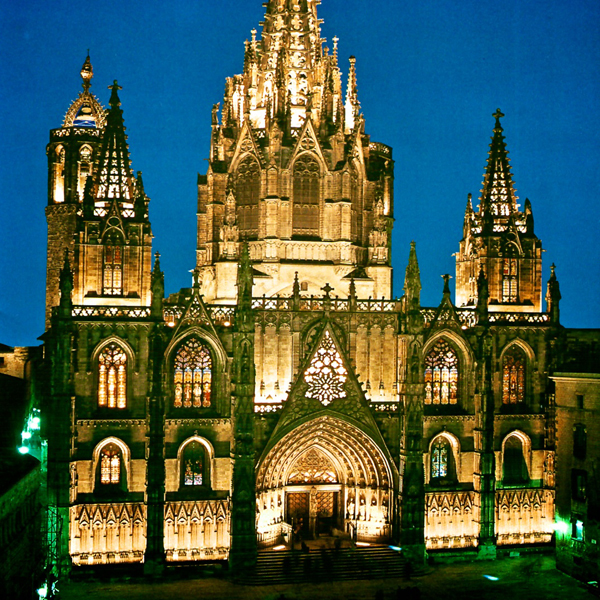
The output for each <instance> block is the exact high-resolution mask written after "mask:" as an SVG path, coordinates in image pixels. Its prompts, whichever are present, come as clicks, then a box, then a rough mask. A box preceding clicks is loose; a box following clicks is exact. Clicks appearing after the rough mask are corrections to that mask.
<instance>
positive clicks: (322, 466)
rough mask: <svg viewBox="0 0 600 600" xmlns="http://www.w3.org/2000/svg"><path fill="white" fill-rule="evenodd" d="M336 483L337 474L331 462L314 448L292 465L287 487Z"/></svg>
mask: <svg viewBox="0 0 600 600" xmlns="http://www.w3.org/2000/svg"><path fill="white" fill-rule="evenodd" d="M337 482H338V477H337V473H336V472H335V469H334V467H333V465H332V464H331V461H329V460H328V459H327V457H326V456H325V455H324V454H323V453H322V452H319V451H318V450H316V449H315V448H311V449H310V450H309V451H308V452H305V453H304V454H303V455H302V456H301V457H300V458H299V459H298V460H297V461H296V462H295V463H294V466H293V467H292V469H291V471H290V474H289V476H288V480H287V483H288V485H294V484H309V483H337Z"/></svg>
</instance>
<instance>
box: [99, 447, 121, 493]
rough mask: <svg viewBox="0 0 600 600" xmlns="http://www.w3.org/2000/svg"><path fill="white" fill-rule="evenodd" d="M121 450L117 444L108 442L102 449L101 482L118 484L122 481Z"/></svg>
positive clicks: (103, 483)
mask: <svg viewBox="0 0 600 600" xmlns="http://www.w3.org/2000/svg"><path fill="white" fill-rule="evenodd" d="M121 461H122V456H121V450H120V448H119V447H118V446H117V445H116V444H107V445H106V446H104V448H102V450H101V451H100V483H101V484H102V485H118V484H119V483H120V482H121Z"/></svg>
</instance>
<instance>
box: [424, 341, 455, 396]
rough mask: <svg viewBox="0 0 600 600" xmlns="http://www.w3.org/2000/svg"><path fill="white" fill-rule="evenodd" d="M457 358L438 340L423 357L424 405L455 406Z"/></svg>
mask: <svg viewBox="0 0 600 600" xmlns="http://www.w3.org/2000/svg"><path fill="white" fill-rule="evenodd" d="M457 402H458V356H457V354H456V352H455V351H454V349H453V348H452V346H450V344H449V343H448V342H446V341H445V340H439V341H437V342H436V344H435V345H434V346H433V348H432V349H431V351H430V352H429V354H427V356H426V357H425V404H457Z"/></svg>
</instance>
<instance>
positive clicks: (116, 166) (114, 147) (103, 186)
mask: <svg viewBox="0 0 600 600" xmlns="http://www.w3.org/2000/svg"><path fill="white" fill-rule="evenodd" d="M109 89H110V90H111V95H110V101H109V104H110V109H109V111H108V116H107V119H106V130H105V133H104V139H103V142H102V148H101V149H100V155H99V158H98V172H97V191H96V202H98V201H102V200H104V201H105V202H111V201H112V200H118V201H120V202H122V203H127V204H130V203H131V202H132V200H133V173H132V172H131V166H130V160H129V146H128V144H127V135H126V134H125V124H124V122H123V111H122V109H121V100H120V99H119V94H118V90H120V89H122V88H121V87H120V86H119V84H118V83H117V81H116V80H115V81H114V83H113V85H111V86H109ZM105 206H106V204H105ZM123 208H126V207H125V206H124V207H123ZM130 208H131V209H133V206H132V205H131V206H130ZM124 212H125V211H124ZM123 216H133V210H131V215H126V214H124V215H123Z"/></svg>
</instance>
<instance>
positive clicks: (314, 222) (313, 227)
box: [292, 155, 321, 237]
mask: <svg viewBox="0 0 600 600" xmlns="http://www.w3.org/2000/svg"><path fill="white" fill-rule="evenodd" d="M320 174H321V170H320V168H319V163H318V162H317V160H316V159H315V158H313V157H311V156H310V155H302V156H300V157H299V158H298V159H297V160H296V162H295V163H294V170H293V202H294V205H293V206H294V208H293V222H292V226H293V233H294V235H301V236H310V237H315V236H318V235H319V198H320V192H319V190H320V185H321V181H320Z"/></svg>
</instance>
